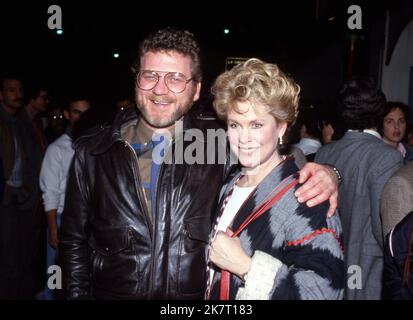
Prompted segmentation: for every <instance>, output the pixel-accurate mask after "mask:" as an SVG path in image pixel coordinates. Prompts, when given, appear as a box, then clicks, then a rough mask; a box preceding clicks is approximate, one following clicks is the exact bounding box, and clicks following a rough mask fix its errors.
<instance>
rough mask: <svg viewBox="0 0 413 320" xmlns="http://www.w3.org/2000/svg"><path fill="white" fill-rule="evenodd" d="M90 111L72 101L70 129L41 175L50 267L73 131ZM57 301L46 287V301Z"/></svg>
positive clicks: (54, 146)
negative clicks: (84, 114) (81, 118)
mask: <svg viewBox="0 0 413 320" xmlns="http://www.w3.org/2000/svg"><path fill="white" fill-rule="evenodd" d="M89 108H90V103H89V101H88V100H86V99H83V98H73V99H71V101H70V102H69V106H68V107H67V108H66V110H64V112H63V114H64V117H65V118H66V120H67V121H68V122H69V125H68V127H67V129H66V133H64V134H63V135H61V136H60V137H59V138H58V139H57V140H56V141H55V142H53V143H52V144H51V145H49V147H48V148H47V150H46V154H45V156H44V159H43V163H42V169H41V172H40V189H41V190H42V192H43V204H44V210H45V212H46V214H47V226H48V242H49V246H47V267H49V266H50V265H53V264H55V256H56V249H57V246H58V243H59V239H58V235H57V230H58V228H59V226H60V219H61V213H62V211H63V206H64V201H65V192H66V182H67V175H68V173H69V166H70V163H71V161H72V158H73V154H74V150H73V147H72V134H71V131H72V129H73V126H74V125H75V123H76V122H77V121H78V120H79V119H80V116H81V115H82V114H83V113H84V112H86V111H87V110H88V109H89ZM54 297H55V295H54V294H53V291H51V290H50V289H49V288H48V286H47V284H46V288H45V291H44V298H45V299H46V300H51V299H53V298H54Z"/></svg>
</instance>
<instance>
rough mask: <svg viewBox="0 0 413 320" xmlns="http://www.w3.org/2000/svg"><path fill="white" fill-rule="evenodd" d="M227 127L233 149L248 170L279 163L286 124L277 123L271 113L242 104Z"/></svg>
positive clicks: (230, 118) (234, 112) (231, 113)
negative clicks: (279, 141) (278, 146)
mask: <svg viewBox="0 0 413 320" xmlns="http://www.w3.org/2000/svg"><path fill="white" fill-rule="evenodd" d="M257 107H258V110H260V109H261V107H263V106H260V105H257ZM237 111H238V112H237ZM227 124H228V139H229V143H230V145H231V149H232V150H233V151H234V152H235V154H236V155H237V156H238V159H239V161H240V163H241V165H242V166H243V167H244V168H248V169H255V168H258V167H259V166H263V165H271V164H272V163H274V164H275V165H276V164H278V162H279V161H280V156H279V154H278V152H277V144H278V138H279V137H280V136H283V135H284V133H285V130H286V128H287V124H286V123H277V121H276V120H275V118H274V117H273V116H272V115H271V114H269V113H256V112H255V111H254V109H253V108H252V107H251V106H250V104H249V103H248V102H238V103H237V108H236V110H230V111H229V112H228V120H227Z"/></svg>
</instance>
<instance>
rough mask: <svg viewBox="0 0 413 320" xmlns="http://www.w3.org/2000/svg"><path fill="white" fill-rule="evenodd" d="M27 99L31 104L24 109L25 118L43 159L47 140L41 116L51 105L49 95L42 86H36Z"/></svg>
mask: <svg viewBox="0 0 413 320" xmlns="http://www.w3.org/2000/svg"><path fill="white" fill-rule="evenodd" d="M27 99H28V101H29V102H28V104H27V106H26V107H25V108H24V112H23V116H25V117H26V121H27V126H28V128H29V129H31V131H32V133H33V139H34V142H35V143H36V145H37V147H38V148H39V151H40V154H41V157H43V155H44V153H45V151H46V148H47V140H46V136H45V133H44V129H43V123H42V119H41V118H40V115H41V113H43V112H45V111H46V109H47V106H48V105H49V93H48V91H47V89H45V88H44V87H42V86H34V87H32V88H31V89H30V91H29V93H28V96H27ZM40 164H41V161H40Z"/></svg>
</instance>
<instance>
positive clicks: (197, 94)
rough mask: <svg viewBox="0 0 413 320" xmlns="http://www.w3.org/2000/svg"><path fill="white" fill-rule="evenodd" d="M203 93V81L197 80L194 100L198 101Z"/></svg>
mask: <svg viewBox="0 0 413 320" xmlns="http://www.w3.org/2000/svg"><path fill="white" fill-rule="evenodd" d="M200 94H201V82H200V81H199V82H197V83H196V86H195V95H194V102H195V101H198V99H199V96H200Z"/></svg>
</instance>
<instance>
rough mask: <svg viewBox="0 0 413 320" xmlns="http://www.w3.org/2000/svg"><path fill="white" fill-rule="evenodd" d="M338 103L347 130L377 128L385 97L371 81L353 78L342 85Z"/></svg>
mask: <svg viewBox="0 0 413 320" xmlns="http://www.w3.org/2000/svg"><path fill="white" fill-rule="evenodd" d="M338 103H339V108H340V110H341V116H342V118H343V121H344V122H345V124H346V126H347V128H348V129H353V130H364V129H369V128H378V127H379V125H380V121H381V120H382V119H383V111H384V106H385V104H386V96H385V95H384V93H383V92H382V91H381V90H380V88H378V87H377V86H376V85H375V83H374V82H373V81H372V80H371V79H365V78H354V79H352V80H349V81H348V82H346V83H345V84H344V86H343V88H342V89H341V91H340V93H339V101H338Z"/></svg>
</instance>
